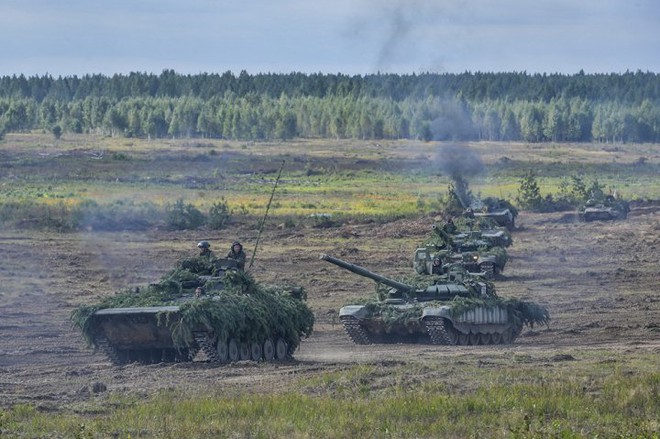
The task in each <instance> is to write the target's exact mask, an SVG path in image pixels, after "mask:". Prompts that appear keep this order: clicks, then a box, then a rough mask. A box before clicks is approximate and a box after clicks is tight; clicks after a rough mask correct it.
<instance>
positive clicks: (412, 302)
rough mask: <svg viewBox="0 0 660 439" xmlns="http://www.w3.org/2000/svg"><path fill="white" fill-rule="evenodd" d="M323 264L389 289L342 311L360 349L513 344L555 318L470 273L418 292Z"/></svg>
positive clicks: (448, 277)
mask: <svg viewBox="0 0 660 439" xmlns="http://www.w3.org/2000/svg"><path fill="white" fill-rule="evenodd" d="M321 259H322V260H324V261H327V262H330V263H332V264H334V265H337V266H338V267H341V268H343V269H345V270H348V271H351V272H352V273H355V274H357V275H359V276H364V277H367V278H370V279H372V280H374V281H376V282H377V283H378V284H379V285H385V286H387V287H389V290H388V291H387V293H385V294H383V295H381V296H379V298H378V299H377V300H371V301H366V302H364V303H355V304H349V305H346V306H344V307H342V308H341V309H340V311H339V320H340V321H341V322H342V324H343V325H344V328H345V330H346V332H347V333H348V336H349V337H350V339H351V340H352V341H353V342H354V343H356V344H372V343H430V344H435V345H499V344H510V343H513V341H514V340H515V339H516V338H517V337H518V335H519V334H520V333H521V331H522V329H523V325H525V324H528V325H533V324H534V323H547V322H548V321H549V318H550V317H549V314H548V312H547V310H546V309H545V308H543V307H541V306H538V305H536V304H534V303H532V302H524V301H519V300H517V299H499V298H498V297H497V295H496V293H495V289H494V287H493V285H492V284H491V283H489V282H486V281H483V280H480V279H476V278H473V277H471V276H469V275H467V274H466V273H465V272H464V271H457V272H455V273H452V274H449V275H446V276H444V277H441V278H437V279H436V280H435V281H434V282H433V283H432V284H430V285H427V286H425V287H421V288H418V287H416V286H414V285H409V284H406V283H403V282H399V281H397V280H394V279H390V278H387V277H385V276H381V275H379V274H376V273H372V272H371V271H369V270H367V269H365V268H363V267H360V266H358V265H355V264H351V263H349V262H346V261H343V260H341V259H338V258H334V257H332V256H329V255H321Z"/></svg>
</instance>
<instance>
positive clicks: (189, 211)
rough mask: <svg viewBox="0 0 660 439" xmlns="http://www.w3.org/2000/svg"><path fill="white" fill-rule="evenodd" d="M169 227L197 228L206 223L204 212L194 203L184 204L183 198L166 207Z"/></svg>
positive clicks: (174, 228)
mask: <svg viewBox="0 0 660 439" xmlns="http://www.w3.org/2000/svg"><path fill="white" fill-rule="evenodd" d="M166 211H167V218H166V223H167V227H168V228H170V229H171V230H187V229H197V228H199V227H201V226H203V225H204V223H205V222H206V219H205V218H204V214H203V213H202V212H200V211H199V209H197V208H196V207H195V206H193V205H192V204H184V202H183V200H182V199H179V200H177V201H176V202H175V203H174V204H173V205H170V204H168V205H167V207H166Z"/></svg>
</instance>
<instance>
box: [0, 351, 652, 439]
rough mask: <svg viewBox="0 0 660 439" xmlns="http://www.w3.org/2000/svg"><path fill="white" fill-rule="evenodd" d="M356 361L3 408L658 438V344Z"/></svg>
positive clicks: (114, 425) (190, 424)
mask: <svg viewBox="0 0 660 439" xmlns="http://www.w3.org/2000/svg"><path fill="white" fill-rule="evenodd" d="M581 356H582V357H585V356H586V360H585V359H583V361H573V360H574V359H573V358H572V356H571V355H558V356H554V357H542V356H540V357H533V356H530V355H525V354H523V355H513V356H510V355H508V356H507V355H505V354H501V355H497V356H491V357H489V359H488V360H487V361H485V360H482V359H479V360H476V359H475V358H474V356H471V355H468V356H459V357H447V358H444V359H442V360H441V363H438V362H434V363H430V362H414V361H411V362H410V363H407V364H405V365H388V366H387V367H383V366H382V365H377V364H356V365H354V366H351V367H347V368H345V369H344V370H341V371H335V372H328V373H324V374H320V375H317V376H312V377H301V378H298V379H294V380H292V381H291V382H290V384H289V388H288V390H286V391H279V392H272V391H270V389H269V388H265V389H263V393H258V394H257V393H242V392H240V391H235V392H230V393H227V392H226V391H223V392H222V393H213V392H208V393H205V394H199V393H196V394H185V393H184V394H181V392H178V391H177V392H176V393H173V392H161V393H158V394H156V395H153V396H151V397H150V398H148V399H147V400H137V399H132V398H123V397H121V396H118V395H114V396H110V397H104V396H99V397H98V398H97V399H95V400H94V399H93V400H91V401H90V402H89V403H87V404H85V405H84V406H80V407H76V408H75V409H74V410H67V411H66V412H65V413H58V414H57V416H53V414H51V413H42V412H39V411H38V410H36V409H35V408H34V407H31V406H27V405H21V406H15V407H13V408H12V409H11V410H8V411H4V412H1V414H0V431H2V432H4V433H7V434H8V435H7V436H3V437H14V436H12V434H13V433H12V432H14V433H16V436H15V437H76V438H88V437H89V438H92V437H118V438H129V437H130V438H133V437H159V438H180V437H199V438H202V437H231V438H233V437H236V438H281V437H291V438H317V437H325V438H346V437H374V438H381V437H387V438H389V437H392V438H410V437H423V438H435V437H457V438H459V437H460V438H463V437H474V438H485V437H513V438H530V437H531V438H548V437H557V438H584V437H588V438H600V437H603V438H640V439H641V438H658V437H660V436H659V433H658V431H660V430H659V429H660V418H659V415H658V413H660V395H659V394H658V391H659V390H660V373H658V370H657V355H644V354H635V355H633V356H625V357H624V356H623V355H620V354H612V353H608V352H606V351H593V352H588V353H585V352H582V353H581Z"/></svg>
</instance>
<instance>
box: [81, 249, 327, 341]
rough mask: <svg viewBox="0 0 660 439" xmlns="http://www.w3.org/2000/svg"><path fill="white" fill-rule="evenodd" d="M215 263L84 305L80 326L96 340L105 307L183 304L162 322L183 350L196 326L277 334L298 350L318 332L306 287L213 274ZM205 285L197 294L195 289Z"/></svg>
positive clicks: (199, 263) (193, 262)
mask: <svg viewBox="0 0 660 439" xmlns="http://www.w3.org/2000/svg"><path fill="white" fill-rule="evenodd" d="M212 271H213V264H211V263H210V262H208V261H207V260H205V259H204V258H189V259H184V260H182V261H181V262H180V263H179V265H178V266H177V267H176V268H175V269H174V270H172V271H171V272H170V273H168V274H167V275H165V276H163V278H162V279H161V280H160V282H158V283H155V284H150V285H148V286H146V287H144V288H135V289H130V290H124V291H121V292H118V293H117V294H115V295H113V296H110V297H106V298H104V299H103V300H101V301H100V302H99V303H97V304H94V305H82V306H80V307H79V308H77V309H76V310H74V311H73V313H72V315H71V319H72V322H73V324H74V326H76V327H78V328H80V329H81V331H82V333H83V335H84V337H85V338H86V339H87V341H88V342H89V343H90V344H93V337H94V334H95V333H96V332H97V330H98V328H97V327H95V320H94V319H93V318H91V317H92V315H93V314H94V312H96V311H97V310H99V309H105V308H128V307H143V306H167V305H177V306H179V311H178V312H165V311H164V312H162V313H160V314H159V316H158V324H159V325H163V326H166V327H167V328H168V329H169V330H170V332H171V334H172V339H173V341H174V344H175V346H176V347H177V348H183V347H188V346H191V345H192V344H193V343H194V339H193V331H194V330H196V328H205V329H207V330H212V331H213V332H214V333H215V334H216V335H217V336H218V337H220V338H224V339H226V338H227V337H228V336H229V334H231V335H232V337H237V338H238V339H239V340H241V341H243V342H250V341H257V340H264V339H266V338H268V337H270V336H272V334H277V336H279V337H282V338H283V339H284V341H286V343H287V345H288V346H289V351H290V352H293V351H294V350H295V348H296V347H297V346H298V345H299V344H300V339H301V337H308V336H309V335H310V334H311V333H312V329H313V325H314V315H313V313H312V311H311V310H310V309H309V308H308V307H307V305H306V304H305V300H306V298H307V296H306V293H305V291H304V290H303V289H302V288H300V287H292V286H287V285H283V286H277V285H271V286H264V285H260V284H259V283H257V282H256V281H255V280H254V278H253V277H252V276H251V275H250V274H249V273H246V272H243V271H227V272H226V273H224V275H223V276H220V277H215V278H214V277H211V278H208V276H206V275H207V274H210V273H211V272H212ZM199 286H203V288H204V290H205V293H204V294H203V295H202V296H201V297H199V298H197V297H195V295H194V290H195V289H196V288H197V287H199Z"/></svg>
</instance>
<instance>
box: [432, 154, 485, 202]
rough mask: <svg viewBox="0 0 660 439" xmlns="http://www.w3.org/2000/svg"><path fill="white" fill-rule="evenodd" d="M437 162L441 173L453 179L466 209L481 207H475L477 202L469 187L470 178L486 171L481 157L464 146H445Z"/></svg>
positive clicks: (437, 156) (457, 194)
mask: <svg viewBox="0 0 660 439" xmlns="http://www.w3.org/2000/svg"><path fill="white" fill-rule="evenodd" d="M435 161H436V166H437V167H438V169H439V170H440V172H442V174H443V175H447V176H449V178H451V180H452V182H453V183H454V190H455V191H456V196H458V198H459V200H460V201H461V204H463V206H465V207H468V206H470V207H476V208H478V207H480V206H475V205H474V204H475V203H476V202H477V201H476V199H475V198H474V197H473V196H472V193H471V192H470V189H469V185H468V176H470V177H474V176H477V175H479V174H482V173H483V172H484V170H485V166H484V164H483V162H482V161H481V158H480V157H479V155H478V154H477V153H475V152H474V151H472V150H471V149H469V148H467V147H464V146H459V145H443V146H441V147H440V148H438V151H437V153H436V160H435Z"/></svg>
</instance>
